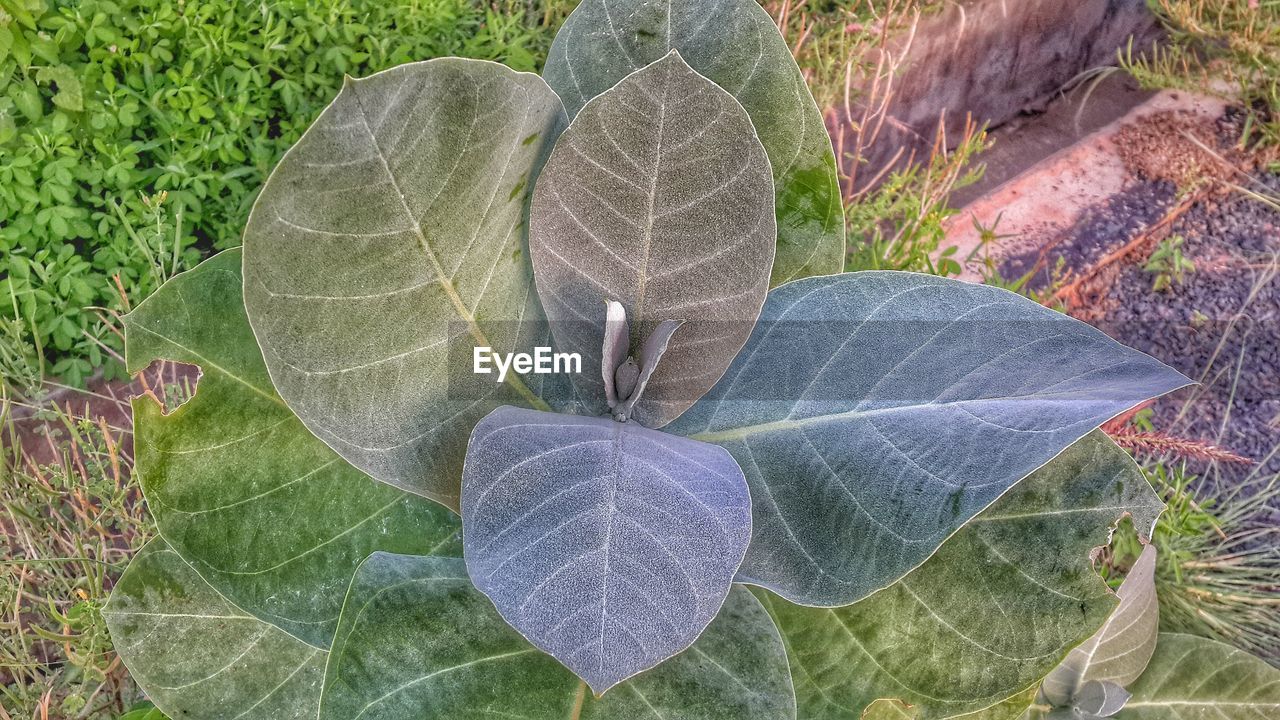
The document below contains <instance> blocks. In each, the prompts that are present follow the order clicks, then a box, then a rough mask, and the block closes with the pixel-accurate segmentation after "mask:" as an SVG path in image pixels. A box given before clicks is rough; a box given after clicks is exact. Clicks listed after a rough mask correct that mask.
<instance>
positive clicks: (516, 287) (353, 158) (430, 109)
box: [244, 58, 564, 508]
mask: <svg viewBox="0 0 1280 720" xmlns="http://www.w3.org/2000/svg"><path fill="white" fill-rule="evenodd" d="M563 123H564V112H563V109H562V108H561V106H560V101H559V100H558V99H557V98H556V96H555V93H553V92H552V91H551V89H550V88H548V87H547V85H546V83H544V82H543V81H542V79H541V78H539V77H537V76H536V75H530V74H527V73H517V72H513V71H511V70H508V69H507V68H505V67H503V66H501V65H498V64H496V63H490V62H482V61H478V60H462V59H458V58H444V59H439V60H430V61H427V62H421V63H413V64H409V65H401V66H398V67H395V68H392V69H390V70H387V71H385V72H381V73H378V74H376V75H373V76H371V77H368V78H364V79H362V80H350V79H349V80H348V81H347V83H346V84H345V86H344V87H343V89H342V92H341V93H340V94H339V95H338V97H337V99H335V100H334V101H333V103H332V104H330V105H329V107H328V108H326V109H325V111H324V112H323V113H321V115H320V117H319V118H318V119H317V120H316V121H315V123H313V124H312V126H311V127H310V129H308V130H307V133H306V134H305V135H304V136H303V137H302V139H301V140H299V141H298V143H297V144H296V145H294V146H293V148H292V149H291V150H290V151H289V152H288V153H287V154H286V155H285V157H284V159H282V160H281V161H280V164H279V165H278V166H277V167H276V169H275V171H274V172H273V173H272V174H271V177H270V179H268V181H267V184H266V186H265V187H264V188H263V190H262V194H261V195H260V196H259V198H258V200H257V202H256V203H255V204H254V207H253V212H252V214H251V215H250V218H249V225H248V227H247V228H246V229H245V236H244V270H245V307H246V309H247V310H248V314H249V320H250V321H251V322H252V324H253V329H254V333H255V335H256V336H257V339H258V342H259V343H260V344H261V346H262V351H263V355H264V357H265V358H266V362H267V368H268V369H269V370H270V371H271V379H272V381H273V382H274V384H275V387H276V389H277V390H278V391H279V393H280V395H281V397H283V398H284V400H285V402H286V403H288V405H289V407H290V408H291V409H292V410H293V411H294V412H296V413H297V414H298V417H300V418H301V419H302V421H303V422H304V423H305V424H306V425H307V427H308V428H309V429H310V430H311V431H312V432H314V433H315V434H316V435H317V436H319V437H320V438H321V439H323V440H324V441H325V442H326V443H328V444H329V445H330V446H331V447H333V448H334V449H335V450H337V451H338V452H339V453H340V454H341V455H342V456H343V457H344V458H346V459H347V460H348V461H349V462H350V463H351V464H353V465H355V466H356V467H358V468H360V469H361V470H364V471H365V472H367V473H369V474H370V475H372V476H373V477H375V478H377V479H379V480H382V481H384V482H388V483H390V484H392V485H395V486H397V487H400V488H403V489H405V490H409V491H411V492H415V493H418V494H421V495H424V496H426V497H429V498H432V499H435V500H438V501H440V502H442V503H444V504H445V505H448V506H450V507H453V508H456V507H457V502H458V483H459V482H460V481H461V478H462V457H463V454H464V453H465V448H466V438H467V434H468V433H469V432H470V430H471V428H472V426H474V425H475V423H476V421H478V420H479V419H480V418H481V417H483V416H484V414H485V413H487V412H488V411H489V410H492V409H493V408H495V407H497V406H499V405H502V404H523V405H530V406H534V407H543V408H545V407H547V403H546V402H545V401H543V400H542V399H541V398H539V397H538V393H539V392H540V390H541V387H540V386H538V385H536V384H534V385H532V386H531V385H530V384H528V383H526V382H525V379H526V378H522V377H521V376H518V375H517V374H515V373H509V374H507V376H506V379H505V381H504V382H503V383H495V382H493V380H492V376H479V375H474V374H473V373H472V368H471V362H472V353H471V347H472V346H475V347H490V348H493V349H494V350H495V351H499V352H503V353H508V352H528V351H529V350H530V349H531V348H532V347H533V346H535V345H538V344H540V343H542V342H544V340H545V338H544V336H545V332H546V328H545V325H544V323H543V320H542V318H541V313H540V311H539V308H538V305H537V300H536V298H534V297H533V293H532V282H531V279H530V269H529V261H528V257H527V254H526V253H525V250H524V247H525V243H524V228H525V220H524V211H525V205H526V202H525V196H526V195H527V194H528V192H529V188H530V187H531V186H532V183H533V181H534V179H535V176H536V174H537V172H538V168H539V167H540V165H541V164H542V161H543V159H544V157H545V155H546V153H547V152H548V151H549V150H550V148H551V145H552V143H553V142H554V141H555V139H556V137H557V136H558V135H559V132H560V129H561V127H562V125H563ZM464 346H465V349H464V350H460V349H459V348H464Z"/></svg>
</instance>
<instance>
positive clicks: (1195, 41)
mask: <svg viewBox="0 0 1280 720" xmlns="http://www.w3.org/2000/svg"><path fill="white" fill-rule="evenodd" d="M1147 3H1148V5H1150V6H1151V9H1152V10H1153V11H1155V12H1156V14H1157V15H1159V16H1160V18H1161V20H1162V21H1163V23H1164V25H1165V27H1166V28H1167V29H1168V31H1169V38H1170V41H1171V42H1170V43H1169V44H1168V45H1166V46H1165V47H1164V48H1162V49H1159V50H1157V51H1155V52H1148V53H1146V54H1145V55H1138V54H1135V53H1134V52H1132V49H1131V50H1130V52H1128V53H1126V55H1125V57H1123V58H1122V63H1121V64H1122V65H1123V66H1124V68H1125V69H1126V70H1128V71H1129V72H1130V73H1131V74H1133V75H1134V76H1135V77H1136V78H1138V80H1140V81H1141V82H1142V83H1143V84H1144V85H1146V86H1147V87H1160V88H1181V89H1186V90H1197V91H1201V92H1210V93H1213V94H1216V95H1221V96H1223V97H1225V98H1227V99H1228V100H1230V101H1232V102H1239V103H1241V104H1243V105H1244V106H1245V107H1246V108H1248V109H1249V110H1250V115H1249V122H1248V123H1247V125H1246V127H1245V130H1244V133H1243V136H1242V138H1241V142H1242V144H1245V145H1253V146H1255V147H1263V148H1270V149H1272V150H1275V149H1277V148H1280V0H1147ZM1273 157H1274V156H1273Z"/></svg>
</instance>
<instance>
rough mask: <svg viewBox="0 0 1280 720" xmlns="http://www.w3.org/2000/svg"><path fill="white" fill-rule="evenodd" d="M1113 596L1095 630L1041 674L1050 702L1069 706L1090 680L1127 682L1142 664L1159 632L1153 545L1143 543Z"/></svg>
mask: <svg viewBox="0 0 1280 720" xmlns="http://www.w3.org/2000/svg"><path fill="white" fill-rule="evenodd" d="M1116 596H1117V597H1119V598H1120V605H1119V606H1118V607H1116V609H1115V611H1114V612H1112V613H1111V617H1109V618H1107V621H1106V622H1105V623H1103V625H1102V627H1101V628H1098V632H1096V633H1094V634H1093V637H1090V638H1089V639H1088V640H1086V641H1084V642H1083V643H1081V644H1080V646H1079V647H1077V648H1075V649H1074V650H1072V651H1071V653H1070V654H1068V655H1067V657H1066V659H1065V660H1063V661H1062V664H1061V665H1059V666H1058V667H1056V668H1054V669H1053V672H1051V673H1049V675H1048V676H1047V677H1046V678H1045V679H1044V685H1043V686H1042V688H1043V689H1042V692H1043V693H1044V697H1045V699H1046V700H1048V701H1049V702H1050V703H1053V704H1054V705H1058V706H1062V707H1068V706H1071V705H1072V704H1073V703H1074V701H1075V700H1076V699H1077V696H1078V695H1079V694H1080V692H1081V691H1082V690H1083V689H1084V688H1085V686H1086V685H1087V684H1088V683H1090V682H1091V681H1096V682H1108V683H1113V684H1115V685H1118V686H1120V687H1128V686H1129V685H1130V684H1131V683H1132V682H1133V681H1134V680H1137V679H1138V678H1139V677H1140V676H1141V675H1142V671H1143V670H1145V669H1146V667H1147V663H1148V662H1149V661H1150V660H1151V655H1152V653H1154V652H1155V649H1156V635H1157V634H1158V633H1159V632H1160V606H1159V603H1158V601H1157V600H1156V547H1155V545H1148V546H1146V547H1145V548H1143V550H1142V554H1141V555H1140V556H1139V557H1138V561H1137V562H1136V563H1134V565H1133V568H1132V569H1131V570H1130V571H1129V575H1128V576H1127V577H1125V579H1124V582H1123V583H1121V585H1120V589H1119V590H1117V591H1116Z"/></svg>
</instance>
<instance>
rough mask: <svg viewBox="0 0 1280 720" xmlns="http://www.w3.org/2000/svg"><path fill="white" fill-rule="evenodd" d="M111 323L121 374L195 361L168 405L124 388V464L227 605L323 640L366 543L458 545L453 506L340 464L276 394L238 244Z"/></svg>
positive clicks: (409, 549) (410, 549) (430, 547)
mask: <svg viewBox="0 0 1280 720" xmlns="http://www.w3.org/2000/svg"><path fill="white" fill-rule="evenodd" d="M124 325H125V334H126V341H125V355H126V364H127V366H128V369H129V371H130V372H138V371H140V370H142V369H144V368H146V367H147V366H148V365H150V364H151V363H152V362H153V361H155V360H158V359H167V360H174V361H178V362H185V363H193V364H196V365H198V366H199V367H200V369H201V373H202V374H201V377H200V382H199V383H198V385H197V387H196V393H195V395H194V396H193V397H192V398H191V399H190V400H188V401H187V402H186V403H185V404H183V405H182V406H181V407H179V408H178V409H176V410H174V411H173V412H172V413H170V414H168V415H165V414H164V409H163V408H162V407H161V406H160V405H159V404H158V403H156V402H155V401H154V400H153V399H151V398H149V397H145V396H144V397H137V398H134V400H133V415H134V448H135V451H134V453H135V461H136V472H137V473H138V477H139V478H140V479H141V483H142V489H143V492H144V493H145V495H146V498H147V502H148V506H149V507H150V509H151V512H152V514H153V515H154V516H155V519H156V524H157V525H158V526H159V528H160V532H161V533H163V534H164V537H165V538H166V539H167V540H168V541H169V544H170V545H171V546H172V548H173V550H174V551H176V552H178V553H179V554H180V555H181V556H182V557H183V558H184V559H185V560H186V561H187V562H188V563H190V564H191V565H192V566H193V567H195V569H196V570H197V571H198V572H199V573H200V574H201V576H203V577H204V578H205V580H207V581H208V582H209V583H211V584H212V585H213V586H214V587H216V588H217V589H218V592H220V593H222V594H223V595H225V596H226V597H227V598H229V599H230V600H231V601H232V602H234V603H236V604H237V605H238V606H240V607H241V608H244V609H245V610H246V611H248V612H249V613H251V614H253V615H255V616H257V617H258V618H260V619H261V620H264V621H266V622H270V623H273V624H275V625H277V626H279V627H280V628H282V629H284V630H285V631H287V632H289V633H291V634H293V635H294V636H296V637H298V638H301V639H302V640H304V641H306V642H308V643H310V644H312V645H315V646H316V647H328V644H329V640H330V638H331V637H332V636H333V630H334V628H335V627H336V626H337V622H338V611H339V609H340V608H341V606H342V596H343V593H344V592H345V591H346V587H347V584H348V583H349V582H350V580H351V573H352V572H353V571H354V570H355V567H356V566H357V565H358V564H359V563H360V562H361V561H362V560H364V558H365V557H367V556H368V555H369V553H370V552H373V551H374V550H387V551H393V552H406V553H427V552H437V553H441V552H453V553H458V552H459V551H460V547H459V545H460V542H459V541H458V538H457V535H458V533H459V529H460V528H459V523H458V519H457V518H456V517H455V516H453V515H452V513H450V512H449V511H448V510H446V509H444V508H442V507H440V506H439V505H438V504H436V503H434V502H431V501H430V500H426V499H424V498H421V497H418V496H416V495H412V494H409V493H406V492H404V491H402V490H398V489H396V488H393V487H391V486H389V485H386V484H384V483H380V482H377V481H375V480H373V479H371V478H370V477H368V476H367V475H365V474H363V473H361V472H360V471H358V470H356V469H355V468H353V467H351V466H350V465H348V464H347V463H346V462H345V461H344V460H343V459H342V458H341V457H339V456H338V454H337V453H335V452H334V451H333V450H331V449H329V448H328V447H327V446H326V445H325V444H324V443H322V442H320V441H319V440H317V439H316V437H315V436H314V435H312V434H311V433H310V432H309V431H308V430H307V429H306V427H304V426H303V424H302V423H301V422H300V421H299V420H298V418H297V417H295V416H294V414H293V413H292V412H290V410H289V409H288V408H287V407H285V405H284V402H283V401H281V400H280V397H279V396H278V395H276V393H275V391H274V389H273V388H272V387H271V381H270V380H269V379H268V378H267V371H266V367H265V366H264V365H263V362H262V355H261V353H259V351H258V346H257V343H255V342H254V339H253V333H252V331H251V330H250V329H249V322H248V320H247V319H246V318H245V314H244V305H243V302H242V300H241V281H240V251H239V250H228V251H226V252H223V253H220V254H218V255H216V256H214V257H212V258H210V259H208V260H206V261H205V262H203V263H201V264H200V265H199V266H197V267H196V268H195V269H193V270H190V271H188V272H185V273H182V274H180V275H177V276H175V277H174V278H173V279H172V280H170V281H169V282H167V283H165V285H164V286H163V287H161V288H160V289H159V290H157V291H156V292H155V293H154V294H153V295H151V297H149V298H147V299H146V300H145V301H143V303H142V304H141V305H139V306H138V307H137V309H135V310H134V311H133V312H131V313H129V314H128V315H126V316H125V318H124Z"/></svg>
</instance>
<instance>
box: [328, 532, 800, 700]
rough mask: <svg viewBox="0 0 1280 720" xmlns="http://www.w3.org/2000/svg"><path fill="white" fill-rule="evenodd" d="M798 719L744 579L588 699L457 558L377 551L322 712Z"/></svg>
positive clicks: (344, 632) (332, 665) (776, 646)
mask: <svg viewBox="0 0 1280 720" xmlns="http://www.w3.org/2000/svg"><path fill="white" fill-rule="evenodd" d="M409 717H432V718H436V717H438V718H450V720H490V719H491V718H494V717H519V718H524V719H525V720H564V719H565V718H570V717H573V718H579V720H635V719H636V718H644V717H663V718H672V719H675V718H679V719H681V720H758V719H759V718H769V719H770V720H774V719H777V720H794V718H795V696H794V695H793V693H792V690H791V677H790V674H789V673H788V671H787V663H786V652H785V650H784V649H783V647H782V641H781V638H779V637H778V632H777V629H776V628H774V626H773V623H772V622H771V621H770V619H769V616H768V614H767V613H765V612H764V609H763V608H762V607H760V603H759V602H758V601H756V599H755V598H753V597H752V596H751V593H749V592H747V591H746V590H743V589H736V590H734V591H733V592H732V593H730V595H729V598H728V600H727V601H726V603H725V607H724V610H723V611H722V612H721V613H720V615H719V616H718V617H717V618H716V620H715V622H713V623H712V624H711V626H710V627H709V628H707V631H706V632H705V633H703V635H702V637H701V638H699V640H698V642H697V643H696V644H694V646H693V647H692V648H690V649H689V650H688V651H686V652H684V653H682V654H680V655H679V656H677V657H675V658H672V659H671V660H668V661H667V662H665V663H663V664H662V665H660V666H658V667H657V668H655V669H653V670H651V671H649V672H647V673H644V674H643V675H639V676H637V677H634V678H632V679H630V680H628V681H626V682H625V683H623V684H621V685H619V686H617V687H615V688H614V689H613V690H611V691H610V692H609V693H608V694H606V695H605V696H604V697H603V698H600V699H595V698H593V696H592V694H591V692H590V691H588V690H587V689H586V685H585V684H584V683H582V682H581V681H580V680H578V678H576V677H574V675H573V674H572V673H570V672H569V671H568V670H566V669H565V668H564V667H563V666H561V665H560V663H558V662H556V661H555V660H554V659H552V658H551V657H549V656H547V655H545V654H543V653H542V652H540V651H539V650H537V649H536V648H534V647H533V646H531V645H529V643H528V642H527V641H525V639H524V638H522V637H521V636H520V634H519V633H517V632H516V631H515V630H513V629H512V628H511V626H510V625H508V624H507V623H506V622H504V621H503V620H502V618H501V617H500V616H499V615H498V613H497V612H495V611H494V609H493V604H492V603H490V602H489V600H487V599H486V598H485V596H484V595H482V594H481V593H479V592H478V591H477V590H476V589H475V587H474V586H472V584H471V581H470V580H469V579H468V577H467V572H466V568H465V567H464V566H463V563H462V561H460V560H454V559H446V558H424V557H410V556H398V555H387V554H383V553H378V554H375V555H373V556H372V557H370V558H369V560H368V561H367V562H366V563H365V564H364V565H363V566H361V568H360V570H359V572H357V573H356V576H355V579H354V580H353V581H352V586H351V592H350V595H349V598H348V602H347V607H346V608H345V609H344V611H343V616H342V623H341V625H340V627H339V630H338V635H337V638H336V640H335V642H334V650H333V654H332V655H331V656H330V660H329V667H328V671H327V674H326V676H325V690H324V700H323V702H322V705H321V711H320V720H356V719H359V720H403V718H409Z"/></svg>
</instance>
